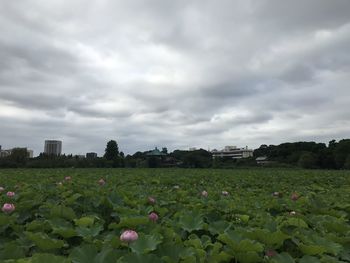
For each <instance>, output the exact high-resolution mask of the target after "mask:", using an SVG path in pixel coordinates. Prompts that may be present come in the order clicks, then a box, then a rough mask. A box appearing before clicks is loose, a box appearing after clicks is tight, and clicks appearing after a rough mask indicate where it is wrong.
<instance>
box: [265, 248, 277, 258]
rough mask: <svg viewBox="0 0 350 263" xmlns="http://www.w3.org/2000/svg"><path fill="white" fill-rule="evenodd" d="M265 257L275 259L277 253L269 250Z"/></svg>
mask: <svg viewBox="0 0 350 263" xmlns="http://www.w3.org/2000/svg"><path fill="white" fill-rule="evenodd" d="M265 255H266V256H268V257H274V256H276V255H277V252H276V251H275V250H273V249H269V250H267V251H266V252H265Z"/></svg>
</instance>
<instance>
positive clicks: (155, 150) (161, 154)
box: [146, 147, 166, 157]
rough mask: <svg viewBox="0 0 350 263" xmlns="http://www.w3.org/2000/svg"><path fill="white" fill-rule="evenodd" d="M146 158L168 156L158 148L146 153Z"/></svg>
mask: <svg viewBox="0 0 350 263" xmlns="http://www.w3.org/2000/svg"><path fill="white" fill-rule="evenodd" d="M146 156H149V157H151V156H153V157H162V156H166V154H165V153H163V152H161V151H159V150H158V148H157V147H156V148H154V150H152V151H149V152H148V153H146Z"/></svg>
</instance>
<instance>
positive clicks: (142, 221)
mask: <svg viewBox="0 0 350 263" xmlns="http://www.w3.org/2000/svg"><path fill="white" fill-rule="evenodd" d="M148 223H149V219H148V217H147V216H142V217H141V216H139V217H123V218H121V219H120V222H119V224H118V227H120V228H131V229H133V228H136V227H137V226H140V225H146V224H148Z"/></svg>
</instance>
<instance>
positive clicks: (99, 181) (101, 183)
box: [98, 178, 106, 186]
mask: <svg viewBox="0 0 350 263" xmlns="http://www.w3.org/2000/svg"><path fill="white" fill-rule="evenodd" d="M98 184H99V185H101V186H102V185H105V184H106V181H105V180H103V178H101V179H100V180H98Z"/></svg>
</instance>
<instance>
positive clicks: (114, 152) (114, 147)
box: [104, 140, 119, 160]
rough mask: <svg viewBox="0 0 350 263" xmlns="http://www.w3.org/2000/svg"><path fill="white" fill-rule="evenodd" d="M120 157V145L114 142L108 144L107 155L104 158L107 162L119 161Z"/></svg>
mask: <svg viewBox="0 0 350 263" xmlns="http://www.w3.org/2000/svg"><path fill="white" fill-rule="evenodd" d="M118 156H119V148H118V144H117V142H116V141H114V140H110V141H109V142H108V143H107V146H106V149H105V154H104V157H105V158H106V159H107V160H115V159H117V158H118Z"/></svg>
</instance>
